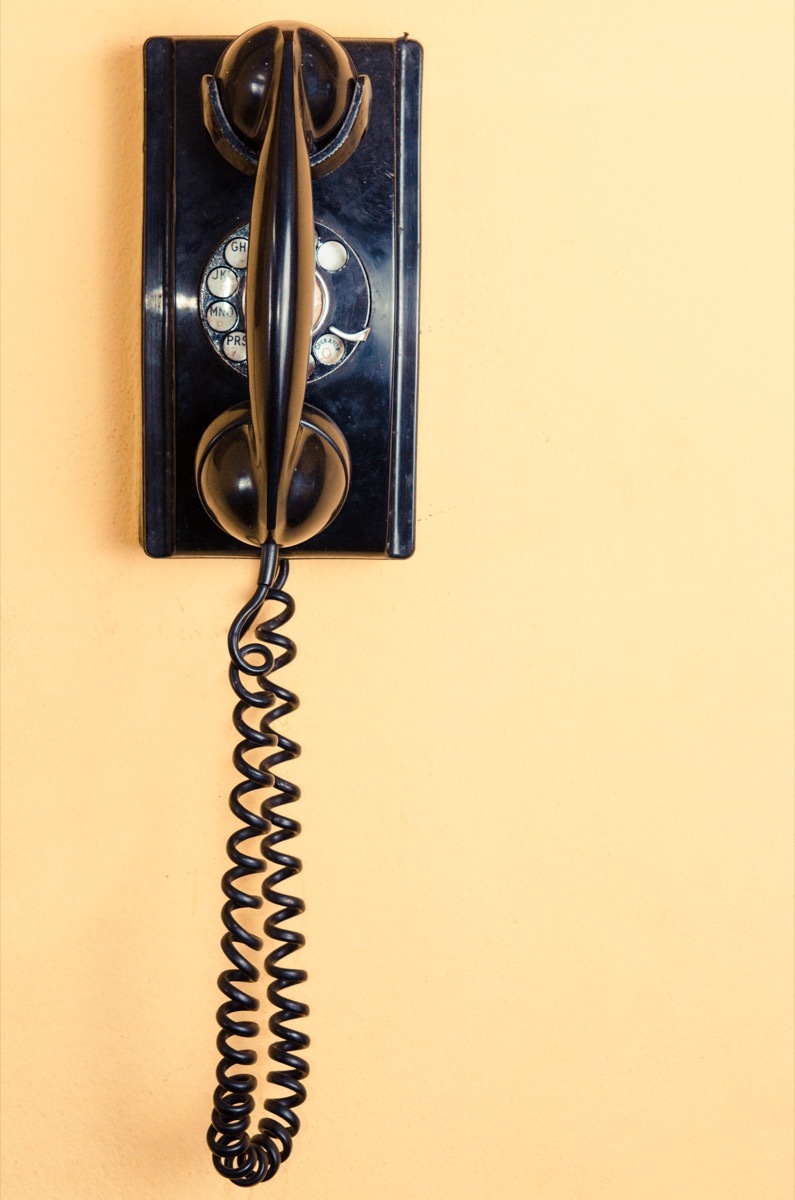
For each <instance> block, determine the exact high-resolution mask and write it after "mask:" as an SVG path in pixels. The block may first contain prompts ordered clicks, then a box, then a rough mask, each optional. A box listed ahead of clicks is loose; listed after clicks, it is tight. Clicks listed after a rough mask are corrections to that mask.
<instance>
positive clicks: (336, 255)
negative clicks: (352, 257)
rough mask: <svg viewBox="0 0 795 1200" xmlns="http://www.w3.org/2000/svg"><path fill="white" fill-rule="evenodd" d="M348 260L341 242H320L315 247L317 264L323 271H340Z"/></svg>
mask: <svg viewBox="0 0 795 1200" xmlns="http://www.w3.org/2000/svg"><path fill="white" fill-rule="evenodd" d="M347 261H348V251H347V250H346V249H345V247H344V246H343V244H342V242H321V243H320V245H319V246H318V248H317V265H318V266H319V267H322V268H323V270H324V271H341V270H342V268H343V267H344V266H345V264H346V262H347Z"/></svg>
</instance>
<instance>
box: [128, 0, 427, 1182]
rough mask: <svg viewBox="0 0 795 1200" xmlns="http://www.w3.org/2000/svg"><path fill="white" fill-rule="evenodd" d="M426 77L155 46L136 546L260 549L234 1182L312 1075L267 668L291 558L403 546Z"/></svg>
mask: <svg viewBox="0 0 795 1200" xmlns="http://www.w3.org/2000/svg"><path fill="white" fill-rule="evenodd" d="M421 64H422V50H421V48H420V46H419V45H418V44H417V43H416V42H412V41H410V40H409V39H408V38H407V37H404V38H401V39H397V40H395V41H387V40H379V41H364V40H361V41H360V40H356V41H353V40H346V41H343V42H337V41H335V40H334V39H332V38H330V37H329V36H328V35H327V34H325V33H323V32H322V31H321V30H319V29H315V28H313V27H312V26H309V25H303V24H300V23H294V22H278V23H272V24H268V25H261V26H258V27H257V28H255V29H252V30H249V31H248V32H247V33H245V34H243V35H242V36H241V37H239V38H237V39H236V40H233V41H232V40H230V39H228V38H153V39H151V40H150V41H149V42H147V44H146V48H145V77H146V145H145V156H146V212H145V230H144V327H143V341H144V347H143V369H144V491H143V512H142V541H143V544H144V548H145V549H146V550H147V552H148V553H149V554H151V555H154V556H156V557H164V556H168V555H173V554H177V555H219V554H220V555H230V556H239V555H256V556H258V557H259V573H258V579H257V586H256V589H255V591H254V594H253V595H252V597H251V599H250V600H249V601H248V602H247V603H246V604H245V605H244V607H243V608H242V609H241V611H240V613H239V614H238V615H237V617H236V618H235V620H234V621H233V623H232V626H231V629H230V632H229V652H230V656H231V666H230V679H231V682H232V686H233V688H234V691H235V693H236V695H237V697H238V702H237V704H236V706H235V710H234V724H235V728H236V730H237V731H238V733H239V734H240V737H241V740H240V742H239V743H238V745H237V747H236V749H235V754H234V761H235V765H236V766H237V768H238V770H239V771H240V774H241V776H242V779H241V781H240V782H239V783H238V785H237V786H236V787H235V788H234V789H233V791H232V793H231V796H230V806H231V808H232V811H233V813H234V814H235V816H236V817H237V818H238V820H239V822H240V826H239V828H238V829H237V830H236V832H235V833H234V834H233V835H232V837H231V838H230V840H229V842H228V844H227V849H228V853H229V856H230V859H231V866H230V868H229V869H228V871H227V872H226V874H225V876H224V881H223V890H224V894H225V896H226V903H225V905H224V909H223V923H224V926H225V930H226V932H225V935H224V937H223V941H222V945H223V949H224V952H225V954H226V956H227V958H228V959H229V962H230V966H229V968H228V969H227V970H226V971H224V973H223V974H222V975H221V978H220V980H219V983H220V987H221V990H222V992H223V994H224V997H225V999H224V1002H223V1003H222V1004H221V1007H220V1009H219V1010H218V1023H219V1027H220V1029H219V1035H218V1047H219V1050H220V1053H221V1061H220V1064H219V1067H218V1071H217V1080H218V1086H217V1088H216V1091H215V1096H214V1105H215V1107H214V1109H213V1116H212V1125H211V1127H210V1130H209V1134H208V1140H209V1144H210V1148H211V1150H212V1154H213V1161H214V1163H215V1166H216V1168H217V1169H218V1171H219V1172H220V1173H221V1174H222V1175H224V1176H225V1177H226V1178H228V1179H230V1180H231V1181H232V1182H234V1183H236V1184H239V1185H240V1186H244V1187H245V1186H250V1185H252V1184H255V1183H258V1182H259V1181H261V1180H264V1179H268V1178H270V1177H271V1176H272V1175H273V1174H274V1173H275V1172H276V1170H277V1169H278V1167H279V1165H280V1163H281V1162H282V1161H283V1160H284V1159H285V1158H287V1156H288V1155H289V1153H290V1151H291V1148H292V1139H293V1137H294V1136H295V1134H296V1132H297V1131H298V1127H299V1121H298V1117H297V1115H296V1113H295V1109H296V1107H297V1106H298V1105H299V1104H300V1103H301V1102H302V1101H303V1099H304V1098H305V1089H304V1086H303V1079H304V1078H305V1076H306V1074H307V1071H308V1067H307V1064H306V1061H305V1060H304V1058H303V1057H302V1055H303V1051H304V1050H305V1048H306V1046H307V1045H308V1039H307V1037H306V1035H305V1034H304V1033H303V1032H302V1031H301V1030H300V1029H296V1028H295V1027H294V1026H293V1024H292V1022H293V1021H294V1020H295V1019H296V1018H300V1017H303V1016H305V1015H306V1013H307V1011H308V1010H307V1007H306V1005H305V1004H303V1003H301V1002H300V1001H299V1000H296V999H294V998H293V997H292V995H291V994H285V991H286V989H290V988H292V986H293V985H294V984H297V983H300V982H302V981H303V980H304V979H305V973H304V972H303V971H301V970H297V969H295V968H290V967H289V966H288V965H286V959H287V958H288V956H289V954H290V953H291V952H292V951H293V950H294V949H296V948H297V947H299V946H301V945H303V936H302V935H301V934H300V933H298V932H297V931H296V930H294V929H292V928H290V926H289V925H288V924H286V922H288V921H289V919H290V918H291V917H292V916H295V915H296V914H298V913H300V912H301V911H302V909H303V905H302V904H301V902H300V901H299V900H298V899H296V898H295V897H294V896H292V895H291V894H289V893H288V892H287V891H285V890H284V887H285V884H286V883H287V881H288V880H289V879H290V878H291V877H292V876H293V875H295V874H296V873H297V871H299V870H300V866H301V864H300V861H299V860H298V859H297V858H296V857H295V856H294V855H291V854H289V853H288V852H287V850H286V849H285V846H284V844H283V843H285V842H286V841H288V840H289V839H291V838H292V837H294V836H295V834H296V833H298V832H299V831H300V826H299V825H298V823H297V822H296V821H295V820H294V819H293V818H292V817H289V816H288V815H287V814H286V812H285V811H284V806H286V805H288V804H290V803H291V802H292V801H294V800H296V799H298V796H299V792H298V789H297V788H296V787H295V785H294V784H291V783H290V782H289V781H288V780H286V779H284V778H283V777H282V776H281V775H280V774H278V773H277V772H278V771H280V770H281V767H282V764H284V763H286V762H289V761H290V760H291V759H293V758H295V757H296V755H297V754H298V753H299V747H298V746H297V744H296V743H295V742H293V741H292V740H291V739H290V738H288V737H287V736H286V735H285V734H284V733H283V732H281V731H280V730H278V729H275V728H274V723H275V722H277V721H278V720H279V719H280V718H281V717H284V716H285V715H287V714H288V713H290V712H291V711H292V710H293V709H294V708H295V706H296V703H297V700H296V697H295V696H294V694H293V693H292V692H290V691H289V690H288V689H287V688H286V687H285V686H284V685H283V684H282V683H281V682H279V681H277V679H276V678H275V676H276V674H277V672H278V671H279V670H280V669H281V668H282V667H284V666H285V665H286V664H288V663H289V662H290V661H291V660H292V658H293V657H294V655H295V646H294V644H293V642H292V641H291V640H290V639H289V638H288V637H287V636H286V634H285V633H284V632H283V628H282V627H283V626H284V624H285V622H286V621H287V620H288V619H289V617H290V616H291V614H292V612H293V602H292V599H291V598H290V596H289V595H288V593H287V592H286V591H285V584H286V580H287V573H288V561H289V558H290V557H294V556H310V555H312V556H315V555H325V556H336V557H340V556H350V555H370V556H376V555H377V556H384V555H386V556H388V557H395V558H404V557H406V556H407V555H409V554H410V553H411V552H412V550H413V545H414V464H415V410H416V359H417V287H418V265H419V196H418V181H419V100H420V77H421ZM271 601H272V602H275V605H276V611H275V613H274V612H273V611H272V610H271V611H270V615H268V616H267V617H265V615H264V612H263V611H261V610H263V606H264V605H265V604H266V602H271ZM247 636H248V637H249V638H250V639H251V640H249V641H245V639H246V637H247ZM263 755H264V757H263ZM252 756H253V757H252ZM257 846H258V847H259V853H257V852H256V850H255V849H253V847H257ZM268 868H270V872H269V874H268V875H267V876H266V878H265V880H264V883H263V885H262V896H263V897H264V899H265V901H266V902H267V903H268V904H269V905H270V906H271V912H270V915H269V916H268V918H267V919H266V921H265V933H266V935H267V936H268V937H269V938H270V939H272V941H273V942H274V943H275V947H274V949H273V950H272V951H271V953H270V954H269V955H268V956H267V958H266V960H265V970H266V973H267V974H268V975H269V976H270V980H271V982H270V984H269V987H268V989H267V996H268V1000H269V1002H270V1004H271V1006H272V1008H273V1010H274V1011H273V1015H272V1016H271V1018H270V1021H269V1028H270V1031H271V1033H272V1034H273V1036H274V1038H275V1040H274V1042H273V1043H272V1045H271V1047H270V1050H269V1054H270V1057H271V1058H272V1059H273V1060H274V1061H275V1062H276V1064H277V1066H278V1069H277V1070H274V1071H271V1072H270V1073H269V1074H268V1081H269V1083H270V1084H271V1085H274V1086H275V1087H276V1089H277V1092H278V1093H279V1094H277V1095H275V1096H269V1097H268V1098H267V1099H266V1101H265V1110H266V1114H267V1115H266V1116H265V1117H263V1118H262V1119H261V1120H260V1121H259V1123H258V1131H257V1133H255V1134H254V1135H251V1134H250V1133H249V1127H250V1123H251V1113H252V1111H253V1108H254V1099H253V1092H254V1088H255V1086H256V1080H255V1078H254V1076H253V1075H252V1074H251V1073H250V1071H249V1070H248V1069H247V1068H250V1067H251V1066H252V1065H253V1064H254V1062H255V1061H256V1055H255V1053H254V1052H253V1051H252V1050H251V1049H247V1048H245V1047H246V1039H251V1038H253V1037H255V1036H256V1035H257V1033H258V1032H259V1029H258V1026H257V1024H256V1022H255V1021H253V1020H251V1019H250V1014H251V1013H252V1012H254V1011H255V1010H256V1009H257V1008H258V1001H257V1000H256V999H255V998H254V997H253V996H252V995H250V994H249V992H248V991H246V990H245V988H246V987H247V986H248V985H250V984H253V983H254V982H255V981H256V980H257V979H258V977H259V971H258V969H257V967H256V966H255V965H254V964H253V963H252V962H251V961H250V957H251V956H252V954H253V953H256V952H258V951H259V950H260V949H261V947H262V940H261V939H260V938H259V937H256V936H254V935H253V934H251V933H250V932H249V931H247V930H246V929H245V928H244V927H243V926H242V925H241V924H240V923H239V921H238V919H237V916H238V915H239V914H240V911H241V910H242V909H245V908H256V907H259V906H260V905H261V904H262V898H261V897H260V896H257V895H254V894H252V893H250V892H248V891H246V890H245V889H244V888H243V887H242V886H241V884H242V883H243V881H245V880H246V879H247V877H249V876H251V875H253V874H256V873H257V872H259V871H262V870H266V869H268ZM249 882H250V881H249ZM249 1044H250V1043H249Z"/></svg>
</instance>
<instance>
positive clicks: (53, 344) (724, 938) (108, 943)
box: [3, 0, 792, 1200]
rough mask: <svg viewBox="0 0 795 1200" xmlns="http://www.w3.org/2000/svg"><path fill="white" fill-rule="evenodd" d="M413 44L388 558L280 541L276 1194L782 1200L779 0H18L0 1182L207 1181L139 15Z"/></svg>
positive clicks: (188, 796)
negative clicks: (407, 261)
mask: <svg viewBox="0 0 795 1200" xmlns="http://www.w3.org/2000/svg"><path fill="white" fill-rule="evenodd" d="M285 15H292V16H301V17H303V18H304V19H306V20H308V21H312V22H315V23H316V24H319V25H322V26H326V27H328V29H329V30H330V31H331V32H334V33H337V34H340V35H342V34H367V33H369V34H373V35H377V36H378V35H380V36H393V35H395V34H396V33H401V32H402V31H403V30H404V29H406V30H409V31H410V32H411V34H412V36H414V37H416V38H418V39H419V40H420V41H422V42H423V43H424V45H425V50H426V83H425V94H424V101H425V120H424V137H425V156H424V249H423V272H424V273H423V316H422V330H423V342H422V377H421V422H420V443H419V445H420V452H419V461H420V484H419V524H418V550H417V553H416V555H415V557H414V558H413V559H412V560H411V561H410V562H408V563H384V564H380V563H357V562H351V563H347V562H331V563H317V562H301V563H299V564H297V565H296V566H295V568H294V571H293V586H294V592H295V596H296V599H297V604H298V611H297V616H296V619H295V622H294V636H295V637H296V638H297V641H298V644H299V648H300V657H299V660H298V662H297V663H296V666H295V670H294V672H293V676H292V678H293V681H294V685H295V687H296V688H297V690H298V691H299V692H300V694H301V696H302V699H303V704H302V708H301V710H300V712H299V714H298V715H297V717H296V718H295V720H294V723H293V725H292V729H293V732H294V733H295V735H296V736H297V737H298V739H299V740H300V741H301V742H302V743H303V744H304V746H305V756H304V758H303V759H302V760H301V763H300V766H299V768H297V770H296V777H297V778H298V779H299V780H300V782H301V784H302V785H303V786H304V789H305V799H304V801H303V802H302V813H301V816H302V819H303V821H304V827H305V834H304V836H303V838H302V852H303V856H304V859H305V863H306V869H305V872H304V875H303V877H302V881H301V886H302V889H303V894H304V895H305V896H306V899H307V902H308V912H307V916H306V919H305V921H304V924H303V927H304V929H305V932H306V934H307V937H308V941H309V947H308V949H307V952H306V956H305V963H306V965H307V967H308V968H309V970H310V972H311V981H310V984H309V986H308V987H307V989H306V996H307V998H308V999H309V1000H310V1002H311V1005H312V1015H311V1018H310V1021H309V1022H308V1029H309V1032H310V1033H311V1037H312V1048H311V1051H310V1055H311V1071H312V1073H311V1076H310V1080H309V1087H310V1098H309V1101H308V1103H307V1104H306V1106H305V1108H304V1110H303V1111H304V1114H305V1116H304V1126H303V1128H302V1131H301V1134H300V1138H299V1141H298V1144H297V1146H296V1151H295V1154H294V1156H293V1158H292V1160H291V1161H290V1162H289V1164H288V1165H287V1167H286V1168H285V1169H284V1170H283V1171H282V1173H281V1174H280V1176H279V1178H278V1180H277V1181H275V1182H274V1183H273V1184H272V1185H269V1190H268V1195H270V1196H272V1197H274V1198H276V1200H279V1198H282V1197H283V1198H284V1200H290V1198H292V1200H299V1198H300V1200H310V1198H311V1200H393V1198H394V1200H408V1198H410V1200H431V1198H433V1200H482V1198H484V1197H487V1198H491V1197H495V1198H499V1200H641V1198H642V1200H784V1198H786V1200H789V1197H790V1196H791V1194H792V1176H791V1167H790V1163H791V1147H790V1146H789V1145H788V1142H789V1130H790V1128H791V1105H790V1089H789V1081H790V1062H791V1049H790V1026H791V1021H790V1013H791V989H790V979H791V970H790V954H791V947H792V933H791V926H790V910H791V905H790V898H789V891H790V888H789V880H790V871H791V862H790V855H791V836H790V829H789V825H790V816H791V813H790V808H791V784H790V751H789V741H790V737H789V731H790V719H789V718H790V670H789V665H790V646H789V640H790V619H789V612H790V604H791V595H790V571H789V569H788V562H789V557H790V520H789V512H790V453H791V436H790V430H789V424H790V406H791V385H792V380H791V366H792V361H791V359H792V355H791V346H790V329H791V324H792V305H791V298H792V297H791V270H792V244H791V220H790V216H791V207H792V196H791V179H792V130H791V124H790V115H789V114H790V109H791V100H792V75H791V71H792V68H791V61H790V60H791V46H792V28H791V14H790V5H789V4H786V3H784V2H783V0H757V2H756V3H748V2H747V0H673V2H672V0H653V2H652V3H639V2H638V0H603V2H602V3H598V4H587V3H578V2H577V0H555V2H554V3H552V2H549V3H546V4H543V5H540V4H536V5H532V4H531V5H527V4H525V3H523V2H520V0H495V3H493V4H487V5H484V4H476V3H474V0H462V3H459V4H456V5H442V4H440V3H437V4H436V5H435V6H434V7H433V8H429V7H428V5H427V3H424V2H421V0H405V2H404V3H403V4H402V5H397V4H394V3H393V4H391V5H390V6H389V7H388V8H387V7H386V6H382V7H381V9H380V10H376V9H374V7H373V5H372V4H370V3H364V2H363V0H342V2H341V3H340V4H339V5H338V6H337V7H336V8H328V7H326V6H323V5H320V4H318V3H316V2H315V0H306V3H305V5H304V7H303V8H302V9H301V10H300V12H299V11H298V10H296V11H295V12H294V13H285V12H282V11H279V12H275V13H274V12H271V11H268V10H267V9H262V8H261V7H259V6H258V5H257V4H255V3H253V2H251V0H245V2H243V0H235V2H230V3H226V4H224V5H222V6H219V5H216V4H210V3H208V2H207V0H190V3H188V2H187V0H170V2H166V3H164V2H163V0H157V2H155V0H136V3H121V2H120V0H115V2H114V0H109V2H108V3H106V4H104V5H98V4H95V3H89V2H88V0H73V2H72V3H69V4H62V3H55V0H26V2H24V3H23V0H7V4H6V35H5V40H4V53H5V59H6V62H5V70H4V74H3V82H4V87H5V122H6V132H5V157H6V163H5V178H6V183H7V197H6V203H5V207H4V219H5V227H6V232H5V236H6V244H5V275H6V280H5V287H6V298H5V306H4V309H5V320H6V330H5V343H4V348H5V359H6V363H5V390H4V401H5V435H4V447H5V470H4V475H3V486H4V491H5V518H6V531H5V538H4V554H5V574H4V578H5V609H4V624H5V637H6V660H5V672H4V682H5V738H4V742H5V750H6V769H5V825H4V828H5V855H6V862H5V888H6V902H5V953H6V956H7V957H6V967H5V990H6V1018H5V1045H4V1053H3V1065H4V1068H5V1072H6V1089H7V1090H6V1096H5V1119H6V1128H5V1137H4V1156H5V1172H6V1190H5V1191H4V1196H5V1197H7V1200H41V1198H42V1197H47V1198H48V1200H61V1198H64V1200H65V1198H67V1197H68V1198H69V1200H100V1198H101V1200H149V1198H152V1200H154V1198H157V1200H162V1198H163V1197H167V1198H168V1200H210V1198H212V1197H221V1196H224V1195H230V1194H231V1188H230V1187H229V1185H227V1184H225V1183H224V1182H223V1181H221V1180H220V1179H218V1178H216V1176H215V1175H214V1173H213V1171H212V1169H211V1166H210V1162H209V1158H208V1154H207V1151H206V1149H205V1146H204V1144H203V1143H204V1134H205V1128H206V1124H207V1118H208V1108H209V1100H210V1093H211V1089H212V1075H213V1071H214V1068H215V1060H216V1054H215V1049H214V1046H213V1040H214V1010H215V1005H216V993H215V975H216V973H217V971H218V970H219V969H220V966H221V956H220V951H219V949H218V935H219V919H218V908H219V896H220V893H219V876H220V872H221V870H222V867H223V861H224V859H223V843H224V838H225V836H226V834H227V832H228V830H229V828H230V822H229V819H228V815H227V813H226V808H225V804H226V799H225V797H226V792H227V789H228V787H229V784H230V782H231V780H232V778H233V774H232V770H231V766H230V764H229V753H230V750H231V747H232V743H233V734H232V731H231V727H230V721H229V717H230V711H231V701H230V694H229V692H228V688H227V684H226V679H225V671H226V666H225V653H226V652H225V629H226V624H227V622H228V620H229V618H230V617H231V615H232V614H233V613H234V612H235V611H236V609H237V606H239V605H240V603H241V602H242V601H243V599H244V598H245V597H246V596H247V594H248V590H249V588H250V586H251V583H252V570H251V568H250V566H249V565H247V564H245V563H234V562H225V561H216V562H191V561H182V562H176V561H172V562H154V561H151V560H148V559H147V558H146V557H145V556H144V554H143V553H142V551H141V550H140V549H139V547H138V545H137V520H138V517H137V505H138V494H139V483H138V475H139V462H140V452H139V448H138V439H139V415H138V408H139V371H138V345H139V334H138V281H139V240H140V225H141V179H140V176H141V159H140V148H141V136H142V120H141V68H140V57H141V54H140V46H141V43H142V42H143V40H144V39H145V38H146V37H147V36H148V35H150V34H153V33H225V32H228V33H234V32H237V31H240V30H242V29H244V28H246V27H248V26H249V25H252V24H255V23H258V22H259V21H261V20H264V19H266V18H268V17H272V16H285Z"/></svg>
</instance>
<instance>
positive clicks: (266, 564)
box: [257, 538, 281, 588]
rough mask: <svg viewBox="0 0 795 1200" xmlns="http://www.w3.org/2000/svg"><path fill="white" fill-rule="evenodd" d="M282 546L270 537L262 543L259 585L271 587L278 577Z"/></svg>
mask: <svg viewBox="0 0 795 1200" xmlns="http://www.w3.org/2000/svg"><path fill="white" fill-rule="evenodd" d="M280 550H281V546H279V545H278V544H277V543H276V542H274V541H272V540H271V538H268V540H267V542H263V544H262V557H261V558H260V560H259V575H258V576H257V587H266V588H270V587H271V585H272V584H273V581H274V579H275V578H276V571H277V569H278V566H279V551H280Z"/></svg>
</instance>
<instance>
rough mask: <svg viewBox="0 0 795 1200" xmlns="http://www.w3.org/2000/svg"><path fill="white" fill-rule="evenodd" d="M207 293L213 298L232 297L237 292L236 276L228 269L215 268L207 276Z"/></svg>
mask: <svg viewBox="0 0 795 1200" xmlns="http://www.w3.org/2000/svg"><path fill="white" fill-rule="evenodd" d="M207 291H208V292H211V293H212V294H213V296H220V297H222V298H223V297H225V296H233V295H234V294H235V292H236V291H237V275H235V273H234V271H230V270H229V267H216V268H215V270H214V271H210V274H209V275H208V276H207Z"/></svg>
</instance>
